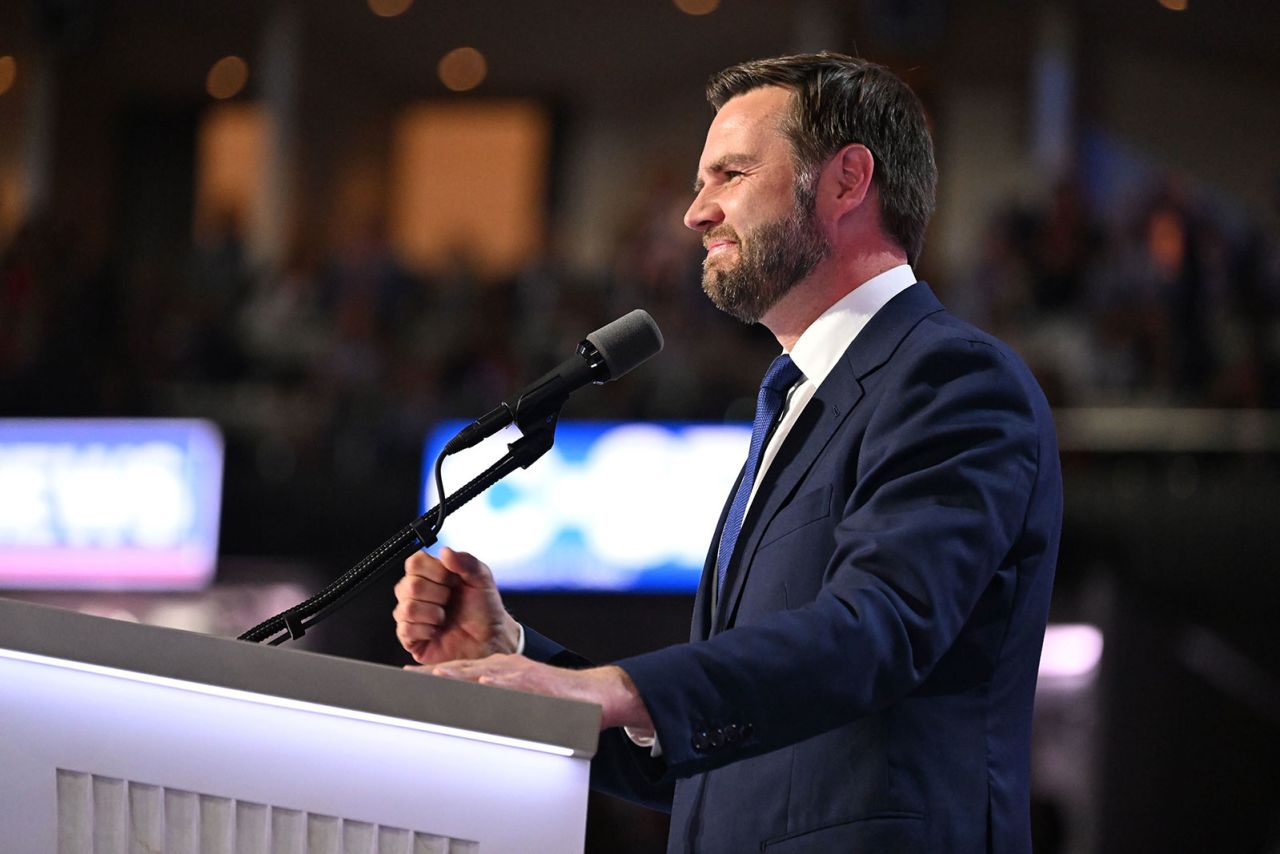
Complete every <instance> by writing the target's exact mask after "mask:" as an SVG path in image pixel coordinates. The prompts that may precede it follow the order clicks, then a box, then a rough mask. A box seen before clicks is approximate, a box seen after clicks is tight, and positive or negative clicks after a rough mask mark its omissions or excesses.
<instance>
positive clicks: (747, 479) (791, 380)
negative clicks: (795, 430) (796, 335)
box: [716, 353, 804, 600]
mask: <svg viewBox="0 0 1280 854" xmlns="http://www.w3.org/2000/svg"><path fill="white" fill-rule="evenodd" d="M803 376H804V374H803V373H802V372H801V370H800V369H799V368H797V367H796V365H795V362H793V361H791V357H790V356H788V355H787V354H786V353H783V354H782V355H781V356H779V357H778V358H776V359H774V360H773V364H772V365H770V366H769V370H768V372H767V373H765V375H764V382H762V383H761V384H760V394H759V395H758V396H757V397H756V420H755V422H754V423H753V424H752V425H751V450H750V452H749V453H748V454H747V465H746V468H745V469H743V472H742V481H741V482H740V483H739V484H738V491H737V492H736V493H734V496H733V503H732V504H731V505H729V514H728V515H727V516H725V519H724V528H723V529H722V530H721V531H720V551H719V553H718V554H717V556H716V583H717V587H716V599H717V600H719V598H720V596H721V595H722V594H723V593H724V579H725V572H726V571H727V570H728V569H729V560H730V559H731V558H732V557H733V549H734V547H735V546H737V545H738V534H740V533H742V520H743V519H744V518H746V515H747V501H748V499H750V498H751V488H752V486H754V485H755V482H756V472H757V471H759V469H760V457H761V455H763V454H764V446H765V443H766V442H767V441H768V439H769V434H770V432H772V430H773V425H774V423H775V422H776V421H777V420H778V413H780V412H782V405H783V403H785V402H786V399H787V391H788V389H790V388H791V387H792V386H793V385H795V384H796V381H797V380H799V379H800V378H802V377H803Z"/></svg>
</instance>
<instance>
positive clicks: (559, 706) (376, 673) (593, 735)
mask: <svg viewBox="0 0 1280 854" xmlns="http://www.w3.org/2000/svg"><path fill="white" fill-rule="evenodd" d="M5 651H10V652H11V653H17V654H18V655H19V656H21V657H26V658H31V657H34V658H37V659H54V660H56V661H61V662H65V663H66V664H67V665H69V666H80V667H85V666H87V667H89V668H93V669H103V668H105V669H107V670H112V671H118V672H119V673H120V674H121V675H122V676H126V677H128V676H132V677H133V678H150V679H153V680H172V681H175V682H181V683H188V684H190V685H192V686H196V687H198V688H202V689H204V690H209V689H215V690H216V689H221V690H224V691H232V692H246V693H249V694H256V695H261V696H263V697H266V698H275V699H278V700H285V701H291V702H294V703H300V704H308V705H314V706H322V707H329V708H333V709H340V710H344V711H346V712H354V713H357V714H363V715H369V716H376V717H378V718H383V719H391V722H395V721H401V722H404V723H406V724H407V725H410V726H415V725H416V726H419V727H428V728H440V729H449V730H457V731H460V732H459V734H461V735H465V734H467V733H470V734H474V736H475V737H479V738H486V737H494V736H496V737H497V738H498V739H501V740H504V741H508V740H514V741H515V742H517V743H527V745H528V746H530V747H531V748H533V749H538V748H539V747H541V748H551V749H553V752H564V753H571V754H572V755H573V756H576V757H590V756H592V755H594V754H595V751H596V744H597V739H598V732H599V722H600V709H599V707H598V706H594V705H590V704H587V703H580V702H576V701H573V700H561V699H557V698H554V697H542V696H538V695H536V694H527V693H524V692H520V691H510V690H506V689H503V688H495V687H492V686H488V685H476V684H472V683H469V682H458V681H454V680H451V679H442V678H439V677H435V676H428V675H425V674H421V673H413V672H407V671H404V670H401V669H399V668H396V667H389V666H386V665H379V664H370V663H367V662H361V661H352V660H350V659H344V658H338V657H335V656H330V655H321V654H319V653H314V652H307V651H304V650H293V649H281V648H279V647H270V646H260V645H258V644H252V643H248V642H246V641H239V640H232V639H228V638H219V637H213V636H210V635H202V634H197V633H194V632H186V631H180V630H177V629H168V628H161V627H159V626H147V625H140V624H138V623H131V622H126V621H123V620H111V619H106V618H103V617H94V616H89V615H87V614H81V613H78V612H75V611H68V610H63V609H59V608H49V607H45V606H41V605H31V604H27V603H23V602H15V601H12V600H8V599H3V598H0V655H5ZM56 661H55V662H51V663H56Z"/></svg>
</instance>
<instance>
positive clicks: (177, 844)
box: [0, 599, 600, 854]
mask: <svg viewBox="0 0 1280 854" xmlns="http://www.w3.org/2000/svg"><path fill="white" fill-rule="evenodd" d="M599 717H600V710H599V708H598V707H596V706H592V705H588V704H584V703H578V702H573V701H568V700H559V699H554V698H550V697H540V696H535V695H532V694H524V693H521V692H516V691H508V690H504V689H501V688H493V687H489V686H483V685H474V684H470V683H464V682H454V681H451V680H447V679H439V678H435V677H431V676H424V675H422V674H419V673H410V672H405V671H402V670H400V669H398V668H394V667H386V666H380V665H373V664H367V663H363V662H356V661H349V660H345V659H340V658H335V657H332V656H325V655H318V654H315V653H310V652H304V651H298V650H289V649H280V648H275V647H263V646H258V645H255V644H250V643H245V642H242V641H236V640H229V639H225V638H216V637H210V636H207V635H200V634H194V633H191V632H183V631H177V630H173V629H165V628H159V627H155V626H144V625H138V624H135V623H129V622H124V621H118V620H108V619H103V618H99V617H91V616H87V615H84V614H79V613H75V612H72V611H63V610H58V609H53V608H46V607H41V606H37V605H29V604H24V603H18V602H12V601H7V600H3V599H0V839H2V840H3V841H2V842H0V849H3V850H4V851H5V852H9V854H28V852H30V854H50V852H57V854H89V852H93V854H104V852H121V854H129V853H130V852H135V851H157V852H159V851H163V852H168V854H180V852H183V853H185V852H191V854H233V852H234V854H283V852H288V854H318V852H325V854H330V852H332V854H338V853H339V852H342V853H343V854H347V852H352V854H355V852H358V854H389V852H394V853H395V854H425V852H438V853H439V854H446V853H447V852H483V854H489V852H532V851H537V852H574V851H582V849H583V840H584V832H585V826H586V811H587V783H588V777H589V764H590V758H591V756H592V755H593V754H594V752H595V749H596V742H597V734H598V729H599Z"/></svg>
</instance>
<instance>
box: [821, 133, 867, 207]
mask: <svg viewBox="0 0 1280 854" xmlns="http://www.w3.org/2000/svg"><path fill="white" fill-rule="evenodd" d="M827 170H828V177H829V179H830V181H831V183H830V184H829V185H828V186H829V187H830V188H831V199H832V201H834V202H835V207H836V209H837V210H839V211H840V212H841V213H848V212H849V211H852V210H854V209H855V208H857V207H858V206H860V205H861V204H862V202H863V201H864V200H865V199H866V197H867V193H868V192H870V191H871V178H872V176H874V175H875V171H876V160H875V157H874V156H873V155H872V154H871V150H870V149H869V148H867V147H866V146H865V145H862V144H861V143H857V142H853V143H850V144H849V145H846V146H845V147H844V148H842V149H840V150H839V151H837V152H836V153H835V156H834V157H832V158H831V162H830V163H828V164H827Z"/></svg>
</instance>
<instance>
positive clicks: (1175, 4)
mask: <svg viewBox="0 0 1280 854" xmlns="http://www.w3.org/2000/svg"><path fill="white" fill-rule="evenodd" d="M1158 2H1159V3H1160V5H1161V6H1163V7H1165V8H1166V9H1168V10H1169V11H1171V12H1185V11H1186V10H1187V0H1158Z"/></svg>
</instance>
